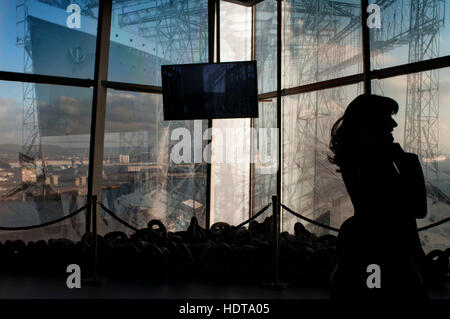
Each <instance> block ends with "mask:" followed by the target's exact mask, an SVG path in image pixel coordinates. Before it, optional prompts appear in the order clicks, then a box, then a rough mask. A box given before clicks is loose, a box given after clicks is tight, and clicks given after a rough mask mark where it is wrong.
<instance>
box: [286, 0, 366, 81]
mask: <svg viewBox="0 0 450 319" xmlns="http://www.w3.org/2000/svg"><path fill="white" fill-rule="evenodd" d="M283 3H284V33H283V41H284V45H283V60H284V64H283V71H284V79H283V81H284V82H283V87H285V88H289V87H295V86H299V85H305V84H310V83H314V82H319V81H325V80H330V79H334V78H338V77H342V76H346V75H351V74H356V73H360V72H361V71H362V64H361V62H362V58H361V3H360V1H359V0H353V1H339V2H338V1H333V2H330V1H326V0H318V1H301V0H288V1H284V2H283Z"/></svg>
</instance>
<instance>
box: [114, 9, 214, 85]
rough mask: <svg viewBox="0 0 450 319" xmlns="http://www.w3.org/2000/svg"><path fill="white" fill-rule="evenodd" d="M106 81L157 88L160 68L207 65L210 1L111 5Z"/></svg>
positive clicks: (159, 81)
mask: <svg viewBox="0 0 450 319" xmlns="http://www.w3.org/2000/svg"><path fill="white" fill-rule="evenodd" d="M110 39H111V45H110V50H109V55H110V57H109V72H108V79H109V80H111V81H119V82H130V83H140V84H149V85H161V65H163V64H183V63H199V62H208V1H206V0H192V1H184V0H174V1H156V0H154V1H145V2H144V3H139V2H136V1H132V0H129V1H128V0H126V1H115V2H114V3H113V16H112V23H111V36H110Z"/></svg>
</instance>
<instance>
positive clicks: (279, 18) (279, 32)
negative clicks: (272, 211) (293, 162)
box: [277, 0, 283, 201]
mask: <svg viewBox="0 0 450 319" xmlns="http://www.w3.org/2000/svg"><path fill="white" fill-rule="evenodd" d="M282 21H283V19H282V0H277V128H278V170H277V196H278V200H280V201H281V167H282V165H281V151H282V149H281V142H282V140H281V135H282V132H281V98H282V96H281V93H282V92H281V74H282V73H281V67H282V63H281V62H282V61H281V50H282V41H281V40H282V39H281V38H282V36H283V34H282V29H281V27H282Z"/></svg>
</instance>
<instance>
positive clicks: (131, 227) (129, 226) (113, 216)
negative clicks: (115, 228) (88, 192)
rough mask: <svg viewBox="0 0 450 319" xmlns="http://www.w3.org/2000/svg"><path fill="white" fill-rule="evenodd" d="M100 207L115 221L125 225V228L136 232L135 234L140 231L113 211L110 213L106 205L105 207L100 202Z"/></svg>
mask: <svg viewBox="0 0 450 319" xmlns="http://www.w3.org/2000/svg"><path fill="white" fill-rule="evenodd" d="M97 203H98V204H99V205H100V207H101V208H102V209H103V210H104V211H105V212H106V213H107V214H109V215H110V216H111V217H112V218H114V219H115V220H117V221H118V222H119V223H121V224H122V225H124V226H125V227H128V228H130V229H132V230H134V231H135V232H136V231H138V230H139V229H138V228H136V227H134V226H133V225H130V224H128V223H127V222H126V221H124V220H123V219H121V218H120V217H119V216H117V215H116V214H114V213H113V212H112V211H110V210H109V209H108V208H106V207H105V205H103V204H102V203H100V202H97Z"/></svg>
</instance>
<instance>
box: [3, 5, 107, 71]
mask: <svg viewBox="0 0 450 319" xmlns="http://www.w3.org/2000/svg"><path fill="white" fill-rule="evenodd" d="M49 3H51V4H49ZM77 3H78V7H79V8H80V11H79V13H80V15H79V19H78V18H76V16H77V12H78V11H74V12H72V13H70V12H66V10H67V8H68V6H69V4H70V2H69V1H51V2H50V1H43V0H41V1H38V0H28V1H23V0H18V1H16V0H3V1H1V2H0V44H1V49H0V70H2V71H11V72H25V73H34V74H44V75H55V76H67V77H75V78H93V77H94V64H95V46H96V36H97V16H98V0H94V1H77ZM70 16H71V17H73V19H69V17H70ZM77 21H79V25H78V24H77ZM71 27H72V28H71Z"/></svg>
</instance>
